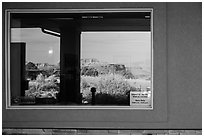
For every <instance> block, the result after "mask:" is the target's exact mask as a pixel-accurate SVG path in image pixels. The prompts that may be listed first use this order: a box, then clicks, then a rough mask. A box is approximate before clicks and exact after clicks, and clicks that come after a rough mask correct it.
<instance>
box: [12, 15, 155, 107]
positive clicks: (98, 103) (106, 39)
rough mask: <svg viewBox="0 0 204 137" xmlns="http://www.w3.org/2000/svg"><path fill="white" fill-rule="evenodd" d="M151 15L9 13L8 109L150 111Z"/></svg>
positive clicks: (151, 97)
mask: <svg viewBox="0 0 204 137" xmlns="http://www.w3.org/2000/svg"><path fill="white" fill-rule="evenodd" d="M151 28H152V27H151V12H135V13H125V12H124V13H80V14H78V13H53V14H51V13H11V18H10V29H9V34H10V39H9V40H10V41H9V44H10V45H9V46H10V47H9V50H10V54H9V55H10V60H9V61H10V87H11V88H10V91H9V92H8V105H10V106H11V107H12V106H14V107H15V106H18V107H22V108H23V107H25V106H26V107H29V106H31V107H32V106H37V107H42V106H49V107H50V108H51V107H52V106H63V107H65V108H73V107H78V106H81V107H83V108H86V107H93V106H94V107H99V108H100V107H118V108H120V107H126V108H152V105H153V104H152V102H153V96H152V95H153V88H152V85H153V84H152V79H153V78H152V30H151Z"/></svg>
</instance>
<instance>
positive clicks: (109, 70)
mask: <svg viewBox="0 0 204 137" xmlns="http://www.w3.org/2000/svg"><path fill="white" fill-rule="evenodd" d="M91 88H95V89H96V93H95V101H94V102H95V104H96V105H125V106H136V105H138V107H139V106H140V105H144V104H145V105H147V106H146V107H149V106H150V105H151V32H83V33H82V38H81V93H82V94H83V100H82V102H83V103H84V104H91V103H92V100H91V99H92V97H91V96H92V93H91V92H90V91H91ZM130 94H131V95H130ZM133 94H134V95H133ZM133 96H138V97H133ZM142 96H144V97H142ZM130 97H131V101H132V102H131V101H130ZM135 98H137V100H138V101H135V100H134V99H135ZM139 100H140V101H139ZM142 100H144V101H142ZM134 102H136V103H138V104H134ZM142 103H144V104H142Z"/></svg>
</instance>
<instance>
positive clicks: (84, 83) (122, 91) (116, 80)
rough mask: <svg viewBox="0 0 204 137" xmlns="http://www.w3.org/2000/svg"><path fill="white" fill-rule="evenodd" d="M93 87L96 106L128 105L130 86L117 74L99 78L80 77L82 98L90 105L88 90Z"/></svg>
mask: <svg viewBox="0 0 204 137" xmlns="http://www.w3.org/2000/svg"><path fill="white" fill-rule="evenodd" d="M91 87H95V88H96V90H97V92H96V103H97V104H118V105H119V104H123V105H125V104H128V103H129V100H128V94H129V91H130V90H131V88H132V87H131V86H130V84H129V83H128V82H127V81H126V79H125V78H124V77H123V76H121V75H119V74H106V75H100V76H99V77H90V76H89V77H88V76H81V92H82V93H83V98H84V100H86V101H87V102H88V103H91V92H90V88H91Z"/></svg>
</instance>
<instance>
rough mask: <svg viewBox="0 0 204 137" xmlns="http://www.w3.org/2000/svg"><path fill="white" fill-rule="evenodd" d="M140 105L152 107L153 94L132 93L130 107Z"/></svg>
mask: <svg viewBox="0 0 204 137" xmlns="http://www.w3.org/2000/svg"><path fill="white" fill-rule="evenodd" d="M138 105H148V106H149V105H151V93H150V92H137V91H131V92H130V106H138Z"/></svg>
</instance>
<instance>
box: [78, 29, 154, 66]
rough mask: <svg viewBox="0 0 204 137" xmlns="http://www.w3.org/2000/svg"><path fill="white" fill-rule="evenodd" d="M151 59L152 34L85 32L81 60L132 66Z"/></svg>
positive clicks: (82, 39)
mask: <svg viewBox="0 0 204 137" xmlns="http://www.w3.org/2000/svg"><path fill="white" fill-rule="evenodd" d="M150 57H151V33H150V32H84V33H82V37H81V58H96V59H98V60H100V61H103V62H108V63H122V64H125V65H127V66H130V65H131V64H132V63H135V62H147V61H150V60H151V59H150Z"/></svg>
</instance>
